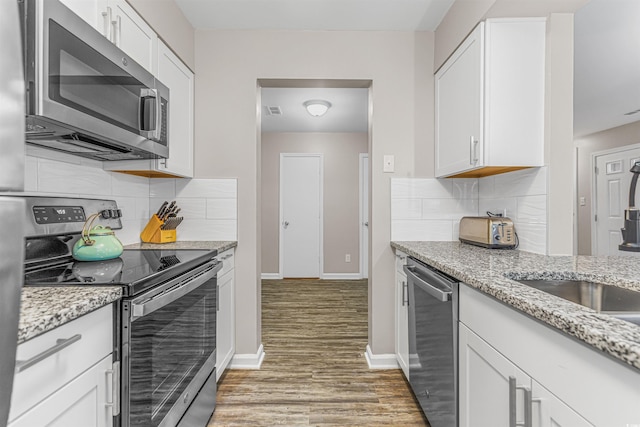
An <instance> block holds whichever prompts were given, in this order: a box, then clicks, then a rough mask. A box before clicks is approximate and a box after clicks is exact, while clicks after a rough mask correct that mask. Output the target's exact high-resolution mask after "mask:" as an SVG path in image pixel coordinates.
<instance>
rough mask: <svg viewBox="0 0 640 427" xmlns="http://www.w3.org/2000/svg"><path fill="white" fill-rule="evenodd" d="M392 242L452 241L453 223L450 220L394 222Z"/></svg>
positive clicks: (392, 224)
mask: <svg viewBox="0 0 640 427" xmlns="http://www.w3.org/2000/svg"><path fill="white" fill-rule="evenodd" d="M391 240H397V241H403V240H404V241H419V240H431V241H451V240H453V221H450V220H429V219H421V220H393V221H391Z"/></svg>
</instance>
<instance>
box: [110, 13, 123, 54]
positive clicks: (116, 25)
mask: <svg viewBox="0 0 640 427" xmlns="http://www.w3.org/2000/svg"><path fill="white" fill-rule="evenodd" d="M111 25H112V27H113V33H112V36H113V37H111V38H112V40H111V42H112V43H113V44H115V45H116V46H118V47H120V39H121V35H122V18H121V17H120V15H117V16H116V19H115V21H111Z"/></svg>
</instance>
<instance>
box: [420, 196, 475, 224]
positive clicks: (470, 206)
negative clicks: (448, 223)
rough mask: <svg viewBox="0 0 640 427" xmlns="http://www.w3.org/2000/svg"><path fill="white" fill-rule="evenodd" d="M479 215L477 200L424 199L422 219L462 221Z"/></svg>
mask: <svg viewBox="0 0 640 427" xmlns="http://www.w3.org/2000/svg"><path fill="white" fill-rule="evenodd" d="M476 215H478V200H477V199H462V200H456V199H423V200H422V219H452V220H456V219H460V218H461V217H463V216H476Z"/></svg>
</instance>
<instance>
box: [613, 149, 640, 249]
mask: <svg viewBox="0 0 640 427" xmlns="http://www.w3.org/2000/svg"><path fill="white" fill-rule="evenodd" d="M630 172H631V173H633V178H631V186H630V187H629V209H625V211H624V228H621V229H620V231H621V232H622V243H621V244H620V245H618V249H620V250H621V251H630V252H640V210H638V208H637V207H636V203H635V198H636V185H637V184H638V176H639V175H640V162H636V163H635V164H634V165H633V167H632V168H631V170H630Z"/></svg>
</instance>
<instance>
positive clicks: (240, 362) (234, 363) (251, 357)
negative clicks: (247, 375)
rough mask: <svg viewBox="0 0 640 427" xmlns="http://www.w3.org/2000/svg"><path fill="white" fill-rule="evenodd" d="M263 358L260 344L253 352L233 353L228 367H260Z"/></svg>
mask: <svg viewBox="0 0 640 427" xmlns="http://www.w3.org/2000/svg"><path fill="white" fill-rule="evenodd" d="M263 360H264V347H263V346H262V344H260V347H259V348H258V351H257V352H256V353H255V354H251V353H249V354H238V353H236V354H234V355H233V359H231V363H229V369H260V366H261V365H262V361H263Z"/></svg>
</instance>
